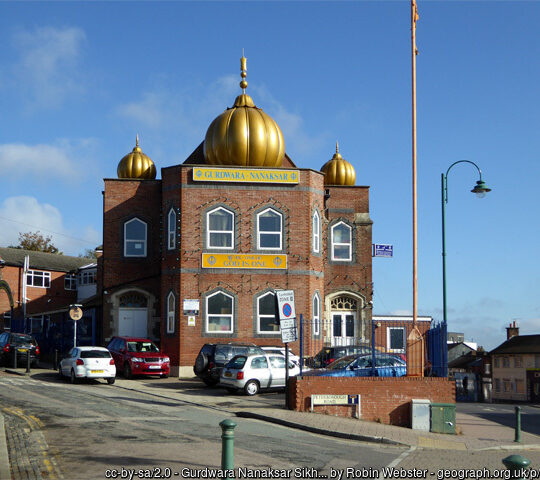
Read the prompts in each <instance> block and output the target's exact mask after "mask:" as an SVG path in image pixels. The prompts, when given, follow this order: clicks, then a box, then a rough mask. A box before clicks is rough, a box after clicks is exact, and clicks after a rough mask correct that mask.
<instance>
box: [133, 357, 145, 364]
mask: <svg viewBox="0 0 540 480" xmlns="http://www.w3.org/2000/svg"><path fill="white" fill-rule="evenodd" d="M131 361H132V362H135V363H137V362H144V359H142V358H138V357H133V358H132V359H131Z"/></svg>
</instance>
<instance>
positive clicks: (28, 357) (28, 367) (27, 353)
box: [26, 349, 30, 373]
mask: <svg viewBox="0 0 540 480" xmlns="http://www.w3.org/2000/svg"><path fill="white" fill-rule="evenodd" d="M26 373H30V349H28V350H27V351H26Z"/></svg>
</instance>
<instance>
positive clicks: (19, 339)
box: [11, 335, 36, 345]
mask: <svg viewBox="0 0 540 480" xmlns="http://www.w3.org/2000/svg"><path fill="white" fill-rule="evenodd" d="M11 343H13V344H14V345H28V344H31V345H35V344H36V341H35V340H34V339H33V338H32V337H31V336H30V335H12V336H11Z"/></svg>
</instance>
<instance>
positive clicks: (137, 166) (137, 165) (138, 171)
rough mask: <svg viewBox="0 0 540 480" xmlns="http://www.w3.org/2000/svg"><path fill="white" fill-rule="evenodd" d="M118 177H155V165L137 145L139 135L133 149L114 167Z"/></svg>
mask: <svg viewBox="0 0 540 480" xmlns="http://www.w3.org/2000/svg"><path fill="white" fill-rule="evenodd" d="M116 173H117V175H118V178H134V179H141V180H153V179H154V178H156V166H155V165H154V162H153V161H152V159H151V158H150V157H149V156H148V155H145V154H144V153H143V151H142V150H141V147H139V136H138V135H137V141H136V144H135V147H134V148H133V150H132V151H131V152H130V153H128V154H127V155H126V156H125V157H124V158H122V160H120V163H119V164H118V168H117V169H116Z"/></svg>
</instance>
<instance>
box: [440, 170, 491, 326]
mask: <svg viewBox="0 0 540 480" xmlns="http://www.w3.org/2000/svg"><path fill="white" fill-rule="evenodd" d="M458 163H470V164H471V165H474V166H475V167H476V170H478V175H479V177H480V178H479V180H478V181H477V182H476V185H475V186H474V188H473V189H472V190H471V192H472V193H474V194H476V196H477V198H484V197H485V196H486V193H487V192H491V188H488V186H487V185H486V184H485V182H484V181H482V171H481V170H480V168H479V167H478V165H476V163H474V162H471V161H470V160H459V161H457V162H454V163H453V164H452V165H450V166H449V167H448V170H446V175H445V174H444V173H441V200H442V262H443V263H442V277H443V322H444V325H445V326H446V239H445V206H446V204H447V203H448V173H449V172H450V169H451V168H452V167H453V166H454V165H457V164H458Z"/></svg>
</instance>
